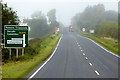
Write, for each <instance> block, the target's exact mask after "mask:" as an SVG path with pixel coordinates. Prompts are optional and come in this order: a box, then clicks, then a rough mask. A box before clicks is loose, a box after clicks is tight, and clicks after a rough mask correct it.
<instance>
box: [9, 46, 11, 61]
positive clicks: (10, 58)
mask: <svg viewBox="0 0 120 80" xmlns="http://www.w3.org/2000/svg"><path fill="white" fill-rule="evenodd" d="M9 59H11V48H10V49H9Z"/></svg>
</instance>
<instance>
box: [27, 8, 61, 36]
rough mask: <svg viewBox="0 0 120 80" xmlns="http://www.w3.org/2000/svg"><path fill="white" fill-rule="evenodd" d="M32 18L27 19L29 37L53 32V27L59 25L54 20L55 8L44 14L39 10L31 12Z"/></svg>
mask: <svg viewBox="0 0 120 80" xmlns="http://www.w3.org/2000/svg"><path fill="white" fill-rule="evenodd" d="M31 17H32V19H30V20H28V25H29V27H30V37H32V38H40V37H43V36H45V35H47V34H50V33H54V30H55V27H56V26H57V27H59V23H58V22H57V21H56V10H55V9H52V10H50V11H49V12H48V13H47V16H45V15H44V14H43V13H42V12H41V11H36V12H34V13H33V14H32V16H31Z"/></svg>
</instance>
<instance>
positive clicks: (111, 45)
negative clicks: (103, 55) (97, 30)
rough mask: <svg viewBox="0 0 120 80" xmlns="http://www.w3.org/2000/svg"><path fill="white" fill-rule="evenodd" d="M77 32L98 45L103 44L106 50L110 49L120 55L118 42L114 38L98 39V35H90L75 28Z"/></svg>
mask: <svg viewBox="0 0 120 80" xmlns="http://www.w3.org/2000/svg"><path fill="white" fill-rule="evenodd" d="M75 30H76V31H77V32H78V33H79V34H80V35H81V36H84V37H88V38H90V39H92V40H94V41H96V42H97V43H99V44H101V45H102V46H104V47H105V48H107V49H109V50H110V51H112V52H114V53H116V54H118V55H120V54H119V53H118V41H117V40H115V39H112V38H107V37H98V36H96V35H93V34H89V33H86V32H82V31H80V30H79V29H77V28H75Z"/></svg>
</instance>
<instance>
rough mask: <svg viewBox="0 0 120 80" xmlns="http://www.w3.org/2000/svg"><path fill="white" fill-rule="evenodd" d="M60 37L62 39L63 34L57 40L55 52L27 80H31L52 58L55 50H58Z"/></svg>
mask: <svg viewBox="0 0 120 80" xmlns="http://www.w3.org/2000/svg"><path fill="white" fill-rule="evenodd" d="M62 37H63V34H62V36H61V38H60V39H59V41H58V43H57V46H56V48H55V50H54V51H53V53H52V55H51V56H50V57H49V58H48V59H47V61H46V62H45V63H44V64H43V65H42V66H40V67H39V68H38V69H37V70H36V71H35V72H34V73H33V74H32V75H31V76H30V77H29V78H28V80H31V79H32V78H33V77H34V76H35V75H36V74H37V73H38V72H39V71H40V70H41V69H42V68H43V67H44V66H45V65H46V64H47V62H48V61H49V60H50V59H51V58H52V57H53V55H54V54H55V52H56V50H57V48H58V45H59V43H60V41H61V39H62Z"/></svg>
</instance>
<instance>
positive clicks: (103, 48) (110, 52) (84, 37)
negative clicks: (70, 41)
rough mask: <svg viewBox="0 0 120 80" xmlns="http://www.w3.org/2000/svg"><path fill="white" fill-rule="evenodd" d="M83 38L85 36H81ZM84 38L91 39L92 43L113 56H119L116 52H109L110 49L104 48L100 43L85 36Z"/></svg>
mask: <svg viewBox="0 0 120 80" xmlns="http://www.w3.org/2000/svg"><path fill="white" fill-rule="evenodd" d="M83 38H86V37H83ZM86 39H88V40H90V41H92V42H93V43H95V44H96V45H97V46H99V47H100V48H102V49H103V50H105V51H106V52H108V53H110V54H112V55H114V56H116V57H118V58H120V56H119V55H117V54H115V53H113V52H111V51H109V50H107V49H105V48H104V47H103V46H101V45H100V44H98V43H97V42H95V41H94V40H92V39H89V38H86Z"/></svg>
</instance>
